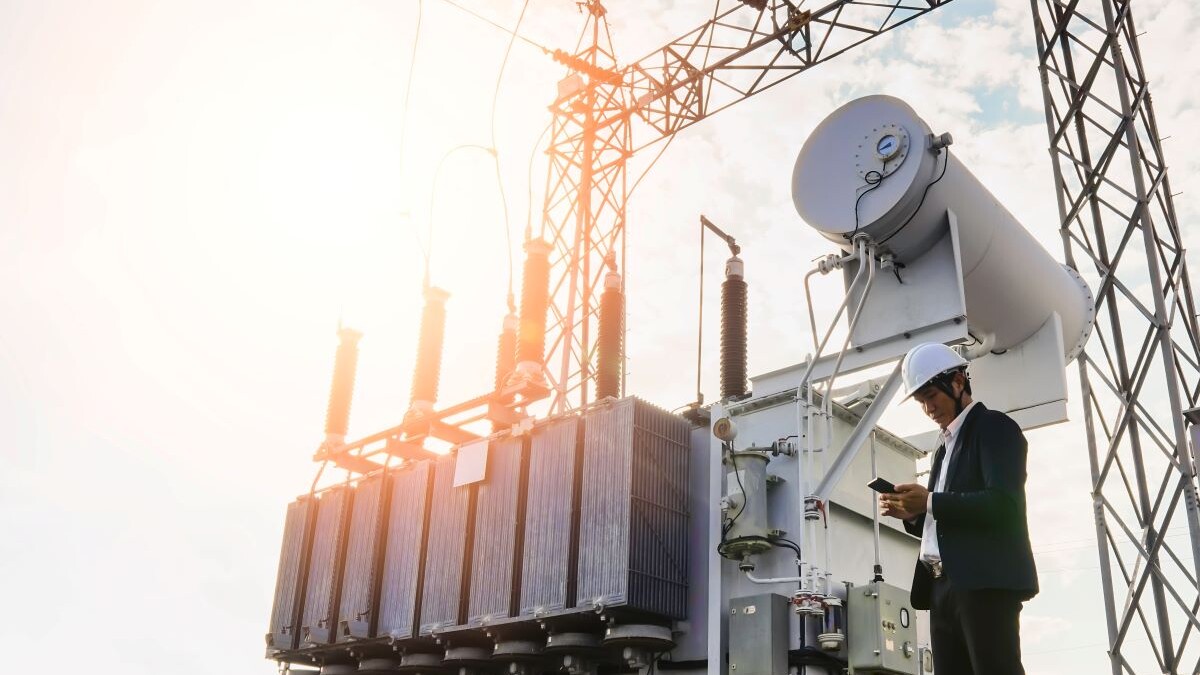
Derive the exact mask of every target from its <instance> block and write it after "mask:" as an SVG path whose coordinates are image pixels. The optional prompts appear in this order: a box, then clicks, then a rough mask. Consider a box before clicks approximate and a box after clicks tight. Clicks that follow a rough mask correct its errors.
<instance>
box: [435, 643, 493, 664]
mask: <svg viewBox="0 0 1200 675" xmlns="http://www.w3.org/2000/svg"><path fill="white" fill-rule="evenodd" d="M442 661H443V662H444V663H445V664H446V665H448V666H486V665H489V664H490V663H491V662H492V652H491V651H490V650H488V649H485V648H483V647H449V648H447V649H446V656H445V658H443V659H442Z"/></svg>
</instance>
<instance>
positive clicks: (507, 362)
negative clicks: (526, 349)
mask: <svg viewBox="0 0 1200 675" xmlns="http://www.w3.org/2000/svg"><path fill="white" fill-rule="evenodd" d="M518 325H520V320H519V319H517V315H516V314H513V313H512V312H509V313H508V314H506V315H505V316H504V328H503V329H502V330H501V331H500V343H499V345H498V346H497V347H496V391H500V390H501V389H503V388H504V385H505V384H506V383H507V382H508V378H509V376H511V375H512V373H513V370H514V369H515V368H516V367H517V326H518Z"/></svg>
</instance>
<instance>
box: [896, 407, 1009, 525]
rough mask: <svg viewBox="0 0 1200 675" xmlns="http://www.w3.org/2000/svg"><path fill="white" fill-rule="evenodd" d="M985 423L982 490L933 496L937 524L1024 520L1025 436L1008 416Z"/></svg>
mask: <svg viewBox="0 0 1200 675" xmlns="http://www.w3.org/2000/svg"><path fill="white" fill-rule="evenodd" d="M984 421H985V420H980V422H984ZM986 422H987V423H986V424H981V425H980V429H979V431H980V439H979V452H980V459H979V462H980V468H981V469H982V472H983V484H984V487H983V489H982V490H976V491H972V492H938V493H935V494H934V495H933V516H934V517H935V518H937V520H938V523H944V524H947V525H967V526H970V525H986V526H996V527H1004V526H1007V525H1010V524H1012V523H1018V522H1022V521H1023V520H1024V517H1025V463H1026V455H1027V454H1028V444H1027V443H1026V441H1025V435H1024V434H1022V433H1021V427H1020V426H1018V425H1017V423H1016V422H1014V421H1013V420H1012V418H1010V417H1008V416H1007V415H996V416H995V417H992V418H990V419H987V420H986ZM906 529H907V525H906Z"/></svg>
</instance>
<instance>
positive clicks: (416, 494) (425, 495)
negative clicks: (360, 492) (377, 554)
mask: <svg viewBox="0 0 1200 675" xmlns="http://www.w3.org/2000/svg"><path fill="white" fill-rule="evenodd" d="M432 477H433V462H432V461H424V462H418V463H416V464H413V465H409V466H405V467H404V468H403V469H400V470H399V471H396V472H393V474H392V481H391V482H392V485H391V493H392V496H391V507H390V509H389V510H388V526H387V544H386V547H385V551H384V556H383V583H382V585H381V588H380V592H379V625H378V627H377V629H376V635H377V636H390V637H393V638H396V639H405V638H410V637H413V635H414V634H415V630H414V629H415V628H416V622H417V612H418V609H419V607H420V605H419V600H420V590H421V573H422V569H423V568H422V564H423V562H424V559H425V554H424V549H425V532H426V523H427V522H428V520H427V519H428V516H429V490H430V483H431V479H432Z"/></svg>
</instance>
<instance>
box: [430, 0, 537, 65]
mask: <svg viewBox="0 0 1200 675" xmlns="http://www.w3.org/2000/svg"><path fill="white" fill-rule="evenodd" d="M442 2H444V3H446V4H447V5H450V6H451V7H455V8H457V9H460V10H462V11H464V12H466V13H467V14H470V15H471V16H473V17H475V18H476V19H479V20H480V21H483V22H484V23H486V24H489V25H491V26H493V27H495V28H499V29H500V30H502V31H504V32H505V33H508V34H509V35H512V36H513V37H514V38H515V39H517V40H520V41H522V42H524V43H526V44H528V45H530V46H532V47H537V48H538V49H540V50H542V52H543V53H546V54H553V53H554V50H553V49H550V48H549V47H546V46H545V45H542V44H539V43H537V42H534V41H533V40H530V39H529V38H527V37H525V36H524V35H520V34H518V33H517V31H516V29H512V30H509V29H508V28H505V27H504V26H501V25H500V24H498V23H496V22H495V21H492V20H491V19H489V18H487V17H486V16H484V15H482V14H480V13H478V12H476V11H474V10H472V9H469V8H467V7H463V6H462V5H460V4H458V3H457V2H455V1H454V0H442ZM528 4H529V3H526V6H528ZM521 13H522V14H524V13H525V10H523V9H522V10H521Z"/></svg>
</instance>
